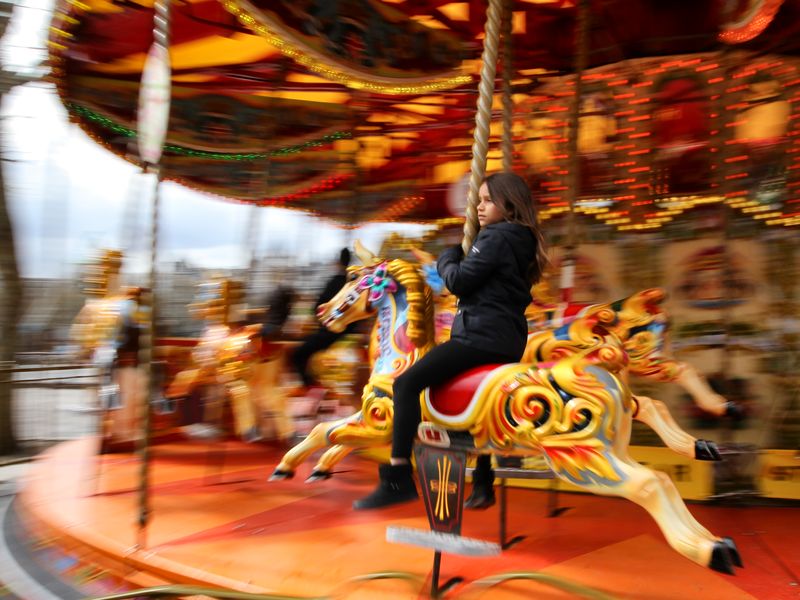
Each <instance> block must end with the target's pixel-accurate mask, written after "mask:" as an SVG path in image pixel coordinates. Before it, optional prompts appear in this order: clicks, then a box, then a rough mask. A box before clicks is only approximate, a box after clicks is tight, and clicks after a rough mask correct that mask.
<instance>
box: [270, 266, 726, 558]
mask: <svg viewBox="0 0 800 600" xmlns="http://www.w3.org/2000/svg"><path fill="white" fill-rule="evenodd" d="M362 260H363V259H362ZM365 262H366V264H365V266H363V267H351V268H349V269H348V281H347V283H346V284H345V286H344V287H343V288H342V290H340V292H339V293H338V294H337V295H336V296H335V297H334V298H333V299H332V300H331V301H330V302H328V303H326V304H324V305H322V306H321V307H320V308H319V310H318V316H319V318H320V321H321V322H322V323H323V324H325V325H326V326H327V327H329V328H330V329H332V330H333V331H338V330H341V329H343V328H344V327H346V326H347V325H348V324H349V323H351V322H354V321H357V320H360V319H363V318H366V317H367V316H370V315H377V321H376V324H375V328H374V330H373V343H372V344H371V347H372V348H373V351H374V352H375V355H374V368H373V371H372V376H371V377H370V380H369V382H368V383H367V385H366V386H365V387H364V391H363V394H362V409H361V411H360V412H358V413H356V414H355V415H352V416H350V417H347V418H344V419H340V420H338V421H333V422H327V423H320V424H318V425H317V426H316V427H315V428H314V429H313V430H312V432H311V433H310V434H309V436H308V437H307V438H306V439H305V440H303V441H302V442H301V443H300V444H298V445H296V446H295V447H294V448H292V449H291V450H289V451H288V452H287V453H286V454H285V455H284V457H283V459H282V460H281V462H280V464H279V465H278V466H277V468H276V469H275V471H274V472H273V475H272V477H271V478H270V479H271V480H280V479H285V478H288V477H291V476H293V474H294V470H295V468H296V467H297V465H298V464H300V463H301V462H302V461H303V460H304V459H306V458H307V457H308V456H309V455H310V454H311V453H312V452H314V451H315V450H317V449H320V448H323V447H325V446H331V447H330V448H329V449H328V450H327V451H326V452H325V453H323V455H322V457H321V458H320V460H319V462H318V463H317V465H316V467H315V469H314V473H312V476H311V477H310V478H309V479H310V480H313V479H319V478H324V477H327V476H329V475H330V468H331V466H332V465H334V464H335V463H336V462H338V461H339V460H341V459H342V458H343V457H344V456H346V455H347V454H348V453H349V452H351V451H352V450H353V449H355V448H365V447H372V446H383V445H386V444H388V443H389V442H390V441H391V434H392V417H393V404H392V382H393V381H394V379H395V377H397V375H399V374H400V373H402V372H403V371H405V370H406V369H407V368H408V367H409V366H410V365H412V364H413V363H414V362H415V361H416V360H418V359H419V357H421V356H422V355H424V354H425V353H426V352H427V351H428V350H430V349H431V348H432V347H433V344H434V340H433V335H434V326H433V298H432V293H431V290H430V288H429V287H428V286H427V284H426V283H425V281H424V279H423V277H422V276H421V274H420V273H419V271H418V270H417V269H416V268H415V267H414V266H413V265H412V264H410V263H408V262H406V261H403V260H393V261H382V260H379V259H373V260H368V261H365ZM586 323H587V325H586V326H585V327H584V328H583V330H582V331H583V333H584V334H586V335H592V336H594V344H592V345H586V347H585V348H582V349H579V350H577V351H574V352H569V353H565V357H564V358H562V359H561V360H558V361H557V362H555V363H553V364H551V365H537V364H526V363H511V364H506V365H491V366H487V367H485V368H482V369H481V368H479V369H474V370H472V371H469V372H468V373H466V374H464V375H463V376H462V377H459V378H456V380H455V381H457V382H459V383H461V384H463V385H468V386H470V389H471V390H472V392H471V394H468V395H467V396H466V397H467V402H466V404H465V405H462V406H457V407H456V406H453V405H452V402H451V401H450V400H449V399H448V398H447V396H445V398H444V401H442V397H441V396H440V394H439V393H438V392H437V390H431V391H429V392H428V393H426V394H423V395H422V397H421V408H422V415H423V420H424V421H428V422H431V423H432V424H433V425H438V426H439V427H441V428H443V429H446V430H455V431H457V432H459V433H460V434H462V435H464V436H468V437H469V438H470V440H471V443H472V444H473V446H474V448H473V451H474V452H479V453H498V454H503V455H516V456H530V455H540V456H543V457H544V459H545V461H546V462H547V463H548V466H549V467H550V468H551V469H552V471H553V473H554V474H555V475H556V476H558V477H559V478H561V479H564V480H566V481H569V482H570V483H572V484H574V485H577V486H579V487H580V488H582V489H584V490H586V491H590V492H593V493H596V494H602V495H612V496H620V497H624V498H627V499H629V500H631V501H633V502H635V503H637V504H639V505H640V506H642V507H643V508H644V509H645V510H647V511H648V512H649V513H650V515H651V516H652V517H653V518H654V519H655V521H656V522H657V523H658V525H659V527H660V528H661V531H662V532H663V534H664V536H665V538H666V539H667V541H668V543H669V544H670V545H671V546H672V547H673V548H674V549H675V550H676V551H678V552H679V553H681V554H682V555H683V556H685V557H687V558H689V559H690V560H693V561H694V562H696V563H698V564H700V565H703V566H707V567H710V568H712V569H715V570H718V571H722V572H726V573H733V565H734V564H735V565H737V566H740V565H741V561H740V559H739V554H738V551H737V550H736V546H735V544H734V543H733V541H732V540H730V539H729V538H720V537H717V536H714V535H713V534H711V533H710V532H709V531H708V530H706V529H705V528H704V527H703V526H702V525H700V523H698V522H697V521H696V520H695V519H694V517H692V515H691V513H689V511H688V509H687V508H686V505H685V504H684V503H683V500H682V499H681V497H680V494H679V493H678V491H677V489H676V488H675V485H674V484H673V483H672V480H671V479H670V478H669V477H668V476H667V475H666V474H664V473H660V472H658V471H653V470H651V469H648V468H647V467H644V466H643V465H640V464H639V463H637V462H636V461H634V460H633V459H632V458H631V457H630V456H629V455H628V444H629V441H630V432H631V424H632V418H633V410H634V402H633V399H632V396H631V393H630V390H629V389H628V387H627V385H626V384H625V383H624V376H623V375H624V371H625V367H626V362H627V360H628V355H627V353H626V352H625V350H624V349H623V346H622V344H621V343H620V342H619V341H618V340H617V338H616V337H615V336H613V335H612V334H607V332H602V329H601V327H600V321H599V319H598V318H596V317H591V316H590V317H587V318H586Z"/></svg>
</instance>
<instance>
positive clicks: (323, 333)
mask: <svg viewBox="0 0 800 600" xmlns="http://www.w3.org/2000/svg"><path fill="white" fill-rule="evenodd" d="M342 335H344V332H342V333H334V332H333V331H330V330H328V329H325V328H324V327H320V328H319V329H317V330H316V331H315V332H314V333H312V334H311V335H309V336H308V337H307V338H306V339H305V340H303V343H302V344H300V346H298V347H297V349H296V350H295V351H294V354H292V364H293V365H294V369H295V371H297V374H298V375H299V376H300V378H301V379H302V380H303V385H305V386H306V387H311V386H313V385H316V383H317V382H316V380H315V379H314V377H312V376H311V373H309V371H308V361H309V360H311V357H312V356H313V355H314V354H315V353H317V352H319V351H320V350H325V349H326V348H329V347H330V346H332V345H333V343H334V342H335V341H336V340H338V339H339V338H340V337H342Z"/></svg>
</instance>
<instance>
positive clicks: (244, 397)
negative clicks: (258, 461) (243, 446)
mask: <svg viewBox="0 0 800 600" xmlns="http://www.w3.org/2000/svg"><path fill="white" fill-rule="evenodd" d="M227 387H228V394H229V395H230V399H231V404H232V406H233V416H234V419H233V420H234V426H235V429H236V433H237V434H238V436H239V437H240V438H243V439H245V440H246V441H250V440H252V439H253V438H254V437H255V436H256V434H257V432H258V428H257V427H256V415H255V409H254V408H253V402H252V396H251V394H250V388H249V387H248V386H247V384H246V383H245V382H244V381H242V380H240V379H237V380H236V381H233V382H231V383H229V384H228V386H227Z"/></svg>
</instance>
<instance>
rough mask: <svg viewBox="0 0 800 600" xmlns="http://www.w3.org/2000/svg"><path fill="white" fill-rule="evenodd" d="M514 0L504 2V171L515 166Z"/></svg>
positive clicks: (508, 170)
mask: <svg viewBox="0 0 800 600" xmlns="http://www.w3.org/2000/svg"><path fill="white" fill-rule="evenodd" d="M511 8H512V0H505V2H504V3H503V20H502V27H501V29H502V40H503V144H502V145H503V171H507V172H511V171H512V170H513V168H514V137H513V136H514V130H513V128H514V124H513V116H514V98H513V97H512V95H511V75H512V73H513V71H514V65H513V62H512V58H513V56H512V54H511V46H512V44H511V16H512V11H511Z"/></svg>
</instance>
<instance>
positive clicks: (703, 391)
mask: <svg viewBox="0 0 800 600" xmlns="http://www.w3.org/2000/svg"><path fill="white" fill-rule="evenodd" d="M679 364H680V365H681V367H682V368H681V372H680V375H678V378H677V380H676V381H677V383H678V384H679V385H680V386H681V387H682V388H683V389H685V390H686V391H687V392H688V393H689V395H690V396H691V397H692V398H693V399H694V401H695V404H697V406H699V407H700V408H702V409H703V410H705V411H706V412H710V413H712V414H715V415H717V416H722V415H724V414H725V413H726V412H727V411H729V410H730V409H731V405H730V403H729V402H728V401H727V400H725V398H723V397H722V396H720V395H719V394H717V393H716V392H715V391H714V390H712V389H711V386H709V385H708V381H706V378H705V377H703V375H702V374H701V373H700V372H699V371H698V370H697V369H695V368H694V367H693V366H692V365H690V364H689V363H684V362H680V363H679Z"/></svg>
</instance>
